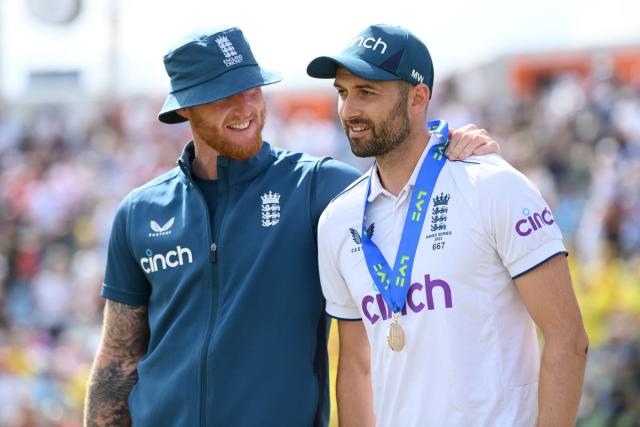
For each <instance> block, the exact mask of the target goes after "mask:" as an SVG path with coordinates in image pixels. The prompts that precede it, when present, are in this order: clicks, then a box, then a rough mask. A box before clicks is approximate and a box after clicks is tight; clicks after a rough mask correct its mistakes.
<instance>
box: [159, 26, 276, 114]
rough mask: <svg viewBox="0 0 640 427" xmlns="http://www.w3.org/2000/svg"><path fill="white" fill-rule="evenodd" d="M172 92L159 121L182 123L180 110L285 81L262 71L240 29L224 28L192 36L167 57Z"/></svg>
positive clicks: (166, 64)
mask: <svg viewBox="0 0 640 427" xmlns="http://www.w3.org/2000/svg"><path fill="white" fill-rule="evenodd" d="M164 66H165V69H166V70H167V74H168V75H169V77H170V78H171V92H170V93H169V96H167V99H166V100H165V102H164V105H163V106H162V110H161V111H160V114H159V115H158V120H160V121H161V122H164V123H180V122H184V121H186V119H185V118H184V117H182V116H180V115H179V114H177V113H176V110H178V109H180V108H186V107H193V106H196V105H202V104H208V103H210V102H214V101H218V100H220V99H223V98H227V97H229V96H232V95H235V94H236V93H239V92H242V91H245V90H248V89H252V88H254V87H259V86H265V85H270V84H272V83H276V82H279V81H280V80H282V77H281V76H280V74H278V73H275V72H271V71H267V70H265V69H263V68H261V67H260V66H259V65H258V63H257V62H256V60H255V58H254V57H253V53H251V48H250V47H249V43H248V42H247V40H246V39H245V38H244V35H243V34H242V31H241V30H240V29H239V28H237V27H221V28H215V29H211V30H208V31H201V32H197V33H194V34H191V35H189V36H188V37H186V38H185V39H183V40H182V41H181V42H180V43H179V44H178V45H177V46H176V47H174V48H173V49H171V50H170V51H169V52H168V53H167V54H166V55H165V56H164Z"/></svg>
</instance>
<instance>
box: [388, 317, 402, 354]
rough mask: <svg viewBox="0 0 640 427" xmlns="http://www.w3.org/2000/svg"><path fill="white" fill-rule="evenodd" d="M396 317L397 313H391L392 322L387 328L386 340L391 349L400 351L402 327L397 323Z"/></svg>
mask: <svg viewBox="0 0 640 427" xmlns="http://www.w3.org/2000/svg"><path fill="white" fill-rule="evenodd" d="M396 314H397V315H396ZM398 317H399V313H394V314H393V322H391V324H390V325H389V329H387V342H388V343H389V347H391V350H393V351H401V350H402V349H403V348H404V329H402V326H400V323H398Z"/></svg>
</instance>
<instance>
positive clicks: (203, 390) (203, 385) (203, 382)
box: [192, 184, 218, 426]
mask: <svg viewBox="0 0 640 427" xmlns="http://www.w3.org/2000/svg"><path fill="white" fill-rule="evenodd" d="M192 185H193V186H194V187H195V189H196V191H197V192H198V195H199V199H200V202H201V203H202V206H203V207H204V211H205V213H206V217H207V224H206V226H207V234H208V238H209V240H208V242H207V243H208V245H209V255H210V257H209V260H210V263H209V266H210V269H209V271H210V272H211V280H210V283H211V287H212V293H213V298H212V310H210V311H209V320H208V322H207V333H206V335H205V338H204V342H203V343H202V348H201V349H200V425H202V426H206V425H207V419H206V403H207V355H208V351H207V349H208V348H209V341H210V340H211V335H212V333H213V313H214V311H217V309H218V307H217V305H218V304H217V302H218V286H216V283H215V277H216V274H215V265H216V263H217V258H218V246H217V244H216V243H214V242H213V238H212V235H211V219H210V217H209V207H208V206H207V203H206V201H205V198H204V195H203V194H202V191H201V190H200V188H198V186H197V185H195V184H192Z"/></svg>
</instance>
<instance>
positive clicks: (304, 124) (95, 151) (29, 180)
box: [0, 74, 640, 427]
mask: <svg viewBox="0 0 640 427" xmlns="http://www.w3.org/2000/svg"><path fill="white" fill-rule="evenodd" d="M463 83H464V79H463V77H461V76H458V77H456V76H453V77H450V78H449V79H448V80H447V81H442V82H439V83H438V84H437V85H436V91H435V93H434V99H433V102H432V106H431V107H430V117H432V118H444V119H447V120H448V121H449V122H450V124H451V125H452V126H454V127H455V126H460V125H462V124H465V123H468V122H474V123H477V124H479V125H481V126H482V127H484V128H486V129H488V130H489V131H490V133H491V134H492V136H493V137H494V139H496V140H498V141H499V142H500V144H501V146H502V149H503V151H504V153H503V155H504V157H505V158H506V159H507V160H509V161H510V162H511V163H512V164H513V165H514V166H516V167H517V168H518V169H520V170H521V171H522V172H524V173H525V174H527V175H528V176H529V177H530V178H531V179H532V180H533V181H534V182H535V183H536V184H537V185H538V187H539V188H540V189H541V191H542V193H543V195H544V197H545V198H546V199H547V201H548V202H549V204H550V205H551V207H552V210H553V212H554V215H555V218H556V220H557V222H558V224H559V225H560V228H561V229H562V231H563V234H564V236H565V239H566V243H567V245H568V247H569V248H570V251H571V254H572V255H571V257H570V262H571V268H572V273H573V278H574V285H575V287H576V292H577V294H578V297H579V299H580V303H581V306H582V309H583V312H584V316H585V322H586V325H587V328H588V331H589V334H590V337H591V350H590V355H589V362H588V368H587V375H586V383H585V391H584V397H583V400H582V404H581V408H580V420H579V425H580V426H589V427H597V426H640V332H639V331H640V328H639V326H640V322H639V316H640V80H639V81H638V82H635V83H634V82H626V83H622V82H620V81H617V80H616V79H615V78H614V77H612V76H605V77H603V76H598V77H595V76H587V77H584V76H583V77H578V76H576V75H571V74H566V75H555V76H550V77H548V78H546V79H544V80H541V81H540V82H539V84H538V85H537V86H536V90H535V91H534V92H533V94H532V95H530V96H525V97H521V98H515V97H514V99H512V100H502V101H503V102H500V103H497V102H494V101H495V100H492V99H491V98H488V97H485V98H483V99H481V100H475V101H469V100H467V99H465V97H464V90H462V89H461V88H462V87H464V84H463ZM267 95H268V98H267V102H268V106H269V108H270V111H269V113H268V117H267V128H266V130H265V139H266V140H268V141H270V142H271V143H273V144H275V145H279V146H282V147H285V148H289V149H292V150H295V151H306V152H309V153H311V154H315V155H331V156H332V157H335V158H338V159H341V160H344V161H347V162H349V163H352V164H354V165H356V166H357V167H359V168H360V169H364V168H366V167H367V165H368V161H362V160H361V159H355V158H354V157H353V156H352V155H351V154H350V152H349V148H348V144H347V143H346V140H345V137H344V134H343V132H342V129H341V127H340V125H339V123H338V122H337V121H336V120H329V119H320V118H318V116H317V115H314V114H313V112H305V111H298V112H296V113H295V114H283V113H282V110H281V109H280V108H279V107H278V105H279V102H278V99H277V97H278V94H277V93H269V92H268V91H267ZM327 96H328V97H331V96H333V95H332V94H331V93H328V94H327ZM161 102H162V99H159V98H153V97H141V98H127V99H120V100H116V101H113V100H112V101H109V102H106V101H105V102H103V103H102V102H92V103H87V104H86V105H78V104H71V105H69V104H64V103H61V104H60V105H53V104H46V105H20V106H12V105H0V427H15V426H29V427H32V426H33V427H38V426H64V427H75V426H80V425H81V421H80V420H81V413H82V402H83V397H84V391H85V384H86V379H87V374H88V371H89V368H90V364H91V361H92V358H93V355H94V353H95V351H96V348H97V345H98V340H99V337H100V328H101V326H100V325H101V319H102V311H101V310H102V306H103V301H102V299H101V298H100V296H99V291H100V285H101V282H102V278H103V271H104V266H105V248H106V244H107V241H108V237H109V232H110V227H111V220H112V215H113V213H114V211H115V208H116V206H117V204H118V203H119V201H120V200H121V199H122V197H124V196H125V195H126V194H127V193H128V192H129V191H130V190H131V189H133V188H134V187H136V186H138V185H140V184H142V183H144V182H145V181H147V180H148V179H150V178H151V177H153V176H155V175H157V174H159V173H161V172H163V171H165V170H167V169H168V168H171V167H173V166H174V164H175V160H176V159H177V156H178V155H179V153H180V151H181V147H182V145H183V144H184V143H185V142H187V141H188V139H189V137H190V133H189V128H188V125H184V124H183V125H176V126H168V125H163V124H160V123H159V122H157V120H156V114H157V110H158V108H159V107H160V105H161Z"/></svg>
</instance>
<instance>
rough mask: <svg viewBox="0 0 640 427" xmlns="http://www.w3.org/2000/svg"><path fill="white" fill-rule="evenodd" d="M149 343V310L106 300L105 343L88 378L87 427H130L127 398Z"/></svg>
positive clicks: (85, 420)
mask: <svg viewBox="0 0 640 427" xmlns="http://www.w3.org/2000/svg"><path fill="white" fill-rule="evenodd" d="M148 344H149V321H148V317H147V307H145V306H141V307H134V306H130V305H127V304H122V303H119V302H115V301H112V300H107V303H106V305H105V309H104V326H103V329H102V340H101V342H100V347H99V348H98V352H97V354H96V358H95V360H94V362H93V368H92V370H91V375H90V377H89V385H88V390H87V397H86V401H85V409H84V425H85V427H90V426H91V427H93V426H118V427H121V426H130V425H131V416H130V414H129V405H128V403H127V399H128V398H129V392H130V391H131V389H132V388H133V385H134V384H135V383H136V380H137V378H138V375H137V371H136V367H137V364H138V360H139V359H140V358H141V357H142V356H143V355H144V354H145V353H146V352H147V346H148Z"/></svg>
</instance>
